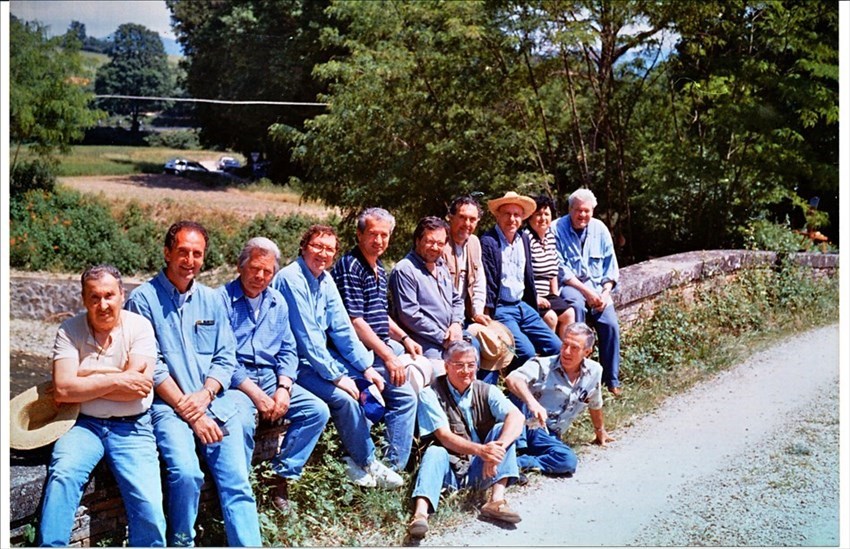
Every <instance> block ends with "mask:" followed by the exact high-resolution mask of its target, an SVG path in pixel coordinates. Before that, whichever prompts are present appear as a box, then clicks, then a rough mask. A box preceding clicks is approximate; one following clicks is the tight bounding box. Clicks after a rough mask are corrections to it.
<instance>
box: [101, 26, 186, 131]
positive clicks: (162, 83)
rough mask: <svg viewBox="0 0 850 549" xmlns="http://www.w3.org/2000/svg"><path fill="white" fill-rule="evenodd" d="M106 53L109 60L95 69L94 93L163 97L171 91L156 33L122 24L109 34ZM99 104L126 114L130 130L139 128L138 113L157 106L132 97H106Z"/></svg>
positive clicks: (171, 83)
mask: <svg viewBox="0 0 850 549" xmlns="http://www.w3.org/2000/svg"><path fill="white" fill-rule="evenodd" d="M106 53H107V55H109V57H110V60H109V63H107V64H106V65H103V66H102V67H100V68H99V69H98V71H97V78H96V79H95V91H96V92H97V93H98V95H135V96H142V97H163V96H169V94H170V93H171V92H172V91H173V89H174V77H173V75H172V73H171V69H170V68H169V66H168V56H167V55H166V53H165V47H164V46H163V45H162V40H161V39H160V37H159V34H157V33H156V32H154V31H151V30H149V29H147V28H146V27H144V26H142V25H137V24H135V23H125V24H123V25H121V26H119V27H118V29H117V30H116V31H115V33H114V34H113V35H112V40H111V41H110V43H109V48H108V49H107V51H106ZM102 104H103V105H104V108H106V109H108V110H109V111H110V112H117V113H121V114H129V115H130V116H131V117H132V123H131V131H132V132H138V131H139V127H140V122H139V115H140V113H141V112H143V111H147V110H152V109H155V108H156V107H157V105H158V104H157V103H151V102H149V101H142V100H136V99H108V100H103V101H102Z"/></svg>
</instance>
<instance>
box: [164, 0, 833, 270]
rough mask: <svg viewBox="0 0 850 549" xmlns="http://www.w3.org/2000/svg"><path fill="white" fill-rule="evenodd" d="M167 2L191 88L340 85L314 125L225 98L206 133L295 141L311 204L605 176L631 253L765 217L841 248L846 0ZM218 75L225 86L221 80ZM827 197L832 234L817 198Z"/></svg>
mask: <svg viewBox="0 0 850 549" xmlns="http://www.w3.org/2000/svg"><path fill="white" fill-rule="evenodd" d="M308 5H309V8H310V9H307V7H306V6H308ZM170 6H171V8H172V12H173V13H174V16H175V19H176V21H177V33H178V35H179V36H180V39H181V41H182V43H183V44H184V47H186V48H187V49H186V51H187V54H188V57H187V63H188V69H187V70H188V74H190V82H191V81H194V82H195V84H194V87H192V85H190V88H191V89H192V90H193V93H200V91H201V90H203V92H204V96H207V97H208V96H210V94H211V95H212V96H213V97H227V98H248V97H254V98H266V97H268V95H266V94H267V93H272V94H276V95H277V97H276V98H278V99H280V98H284V99H287V98H296V97H297V98H300V99H302V100H313V99H315V97H312V96H311V94H315V93H316V92H317V91H319V90H322V89H323V88H322V87H321V86H325V91H323V92H322V93H320V94H319V95H318V99H320V100H322V101H326V102H327V103H328V107H327V109H326V110H325V111H324V112H321V113H318V114H317V115H316V116H311V113H305V112H303V111H297V110H293V111H291V113H292V115H291V116H290V117H289V118H287V117H286V116H284V115H282V114H278V113H274V114H273V115H272V114H271V113H269V112H266V113H260V112H259V111H252V114H250V116H249V114H248V111H247V110H240V109H237V108H235V107H234V108H233V109H232V110H229V111H223V110H221V109H215V114H213V112H214V111H213V110H212V109H211V110H210V111H209V115H208V116H207V117H206V118H205V120H204V125H205V135H206V136H207V137H208V138H209V139H211V140H212V141H215V142H221V143H222V144H229V143H232V139H233V138H232V137H231V136H233V135H236V134H238V133H239V132H241V131H242V128H251V130H250V132H249V133H250V134H251V135H256V134H255V133H254V131H255V130H256V129H257V128H263V127H265V126H268V125H272V131H271V136H272V137H274V138H275V139H276V143H277V145H275V146H271V145H268V144H267V143H266V145H267V146H269V147H273V148H271V149H267V150H268V151H270V152H272V155H279V154H284V152H285V151H287V150H291V151H292V155H293V159H294V160H295V161H297V162H298V163H299V165H300V166H301V168H302V169H303V170H304V172H303V175H302V176H301V180H302V183H303V185H302V188H303V189H304V190H305V192H306V193H307V194H308V196H310V197H315V198H320V199H323V200H325V201H326V202H328V203H329V204H331V205H335V206H340V207H342V208H343V210H344V211H345V212H346V213H351V212H355V211H357V210H359V209H361V208H363V207H365V206H372V205H376V204H377V205H382V206H385V207H387V208H389V209H391V210H392V211H394V212H396V213H398V214H399V217H400V221H401V224H400V226H401V228H402V229H403V230H404V228H406V227H410V226H411V225H412V224H413V223H414V222H415V221H416V219H418V218H419V217H420V216H422V215H426V214H438V215H440V214H442V213H443V212H444V206H445V203H446V202H447V201H448V200H450V199H451V198H452V197H453V196H455V195H456V194H458V193H460V192H469V191H479V192H482V193H483V194H484V196H485V197H486V198H490V197H493V196H497V195H500V194H502V193H503V192H505V191H506V190H517V191H521V192H535V191H543V192H549V193H551V194H553V195H554V196H555V197H556V198H557V199H558V201H559V206H560V207H561V208H562V209H563V208H564V207H565V201H566V196H567V195H568V194H569V193H570V192H571V191H572V190H574V189H575V188H576V187H578V186H587V187H589V188H591V189H592V190H594V192H595V193H596V194H597V196H598V197H599V199H600V205H599V208H598V209H597V216H598V217H600V218H602V219H603V220H604V221H606V223H607V224H608V225H609V226H610V227H611V229H612V231H613V233H614V235H615V241H616V243H617V245H618V248H619V249H618V252H619V254H620V257H621V260H622V262H623V263H629V262H632V261H635V260H638V259H643V258H645V257H648V256H651V255H662V254H667V253H672V252H677V251H682V250H687V249H696V248H705V247H724V246H740V245H741V244H742V241H743V231H744V230H746V229H747V227H749V226H750V225H751V224H752V223H755V222H759V221H761V220H767V221H769V222H778V223H780V224H783V223H785V222H786V219H787V220H788V221H789V223H790V224H791V226H792V227H793V228H795V229H801V228H803V227H804V226H805V225H806V224H809V225H811V226H815V227H817V228H820V229H821V230H823V231H825V232H826V233H827V235H828V236H830V237H831V238H832V239H833V240H836V239H837V236H838V231H837V219H838V215H837V211H838V163H837V155H838V145H837V128H838V121H837V112H838V111H837V90H838V80H837V65H838V53H837V37H838V26H837V7H836V6H835V5H834V4H831V3H815V4H809V3H800V2H796V1H794V0H735V1H733V2H720V1H716V2H714V1H709V2H699V3H696V2H645V1H633V2H622V1H617V0H583V1H580V0H575V1H568V0H525V1H519V0H481V1H475V0H470V1H466V2H441V1H437V0H434V1H427V2H397V1H392V0H386V1H382V2H368V3H364V2H351V1H345V0H337V1H333V2H331V3H330V6H329V7H328V8H327V9H326V10H325V11H324V12H322V11H320V10H319V9H317V5H316V4H315V3H306V2H298V1H296V0H271V1H264V2H259V1H253V2H235V1H222V2H217V3H215V4H210V5H208V6H207V7H205V8H201V9H193V10H191V11H190V10H189V9H188V7H187V6H186V5H185V4H184V3H179V2H173V3H171V4H170ZM271 16H274V17H275V18H276V19H274V22H273V23H272V22H270V21H272V19H270V17H271ZM269 25H274V28H275V30H276V32H277V33H278V34H277V35H275V34H274V32H273V31H272V30H271V28H270V27H269ZM271 35H274V36H276V37H277V38H280V39H284V38H285V42H286V43H287V44H289V45H287V46H286V47H284V46H281V45H280V44H277V43H275V44H269V43H267V42H262V43H263V45H268V46H269V47H268V48H267V49H265V50H264V53H265V54H266V55H265V56H264V57H263V58H262V60H255V59H256V57H255V56H252V55H250V54H249V53H248V52H247V51H246V48H249V47H254V48H256V44H258V43H259V42H258V41H260V40H265V39H266V38H267V37H269V36H271ZM213 36H215V37H216V39H213ZM317 36H320V37H321V43H322V45H323V47H324V50H323V51H322V52H319V51H318V50H317ZM228 49H230V50H231V51H233V52H234V53H233V54H229V55H228V53H227V51H228ZM305 52H309V55H307V54H306V53H305ZM222 64H224V65H226V66H225V67H222V66H221V65H222ZM309 67H313V69H312V74H313V75H314V77H316V78H317V79H319V81H320V84H316V82H314V81H313V80H312V79H310V78H307V77H306V75H308V74H309V73H310V70H309ZM216 71H218V72H219V73H221V74H225V73H226V74H227V75H228V77H227V78H219V79H213V80H215V82H210V78H209V76H208V75H210V74H215V73H216ZM280 75H286V77H285V78H284V79H285V80H287V86H289V87H285V86H283V85H282V84H280V85H278V84H274V82H276V81H277V80H278V78H282V77H281V76H280ZM272 90H273V91H272ZM258 92H259V93H260V95H258V94H257V93H258ZM225 112H226V113H227V116H225V117H224V118H222V117H221V114H222V113H225ZM254 113H256V115H257V116H256V117H255V114H254ZM296 113H297V114H296ZM257 117H259V118H260V119H261V120H257ZM305 118H306V121H305V122H304V123H303V129H302V121H304V120H305ZM264 125H265V126H264ZM206 128H208V129H206ZM237 128H238V129H237ZM252 139H260V138H259V137H252ZM228 140H231V141H228ZM250 146H253V145H242V147H243V148H244V147H250ZM291 173H295V172H294V171H289V172H287V174H286V175H290V174H291ZM279 175H280V174H273V176H279ZM278 180H280V181H282V182H286V178H280V177H278ZM815 196H818V197H820V204H821V206H820V208H821V210H822V211H823V212H824V213H826V214H828V222H830V223H831V225H827V216H825V215H820V216H818V215H817V213H816V212H814V211H813V210H812V209H809V208H807V207H806V203H807V201H809V200H810V199H812V198H813V197H815Z"/></svg>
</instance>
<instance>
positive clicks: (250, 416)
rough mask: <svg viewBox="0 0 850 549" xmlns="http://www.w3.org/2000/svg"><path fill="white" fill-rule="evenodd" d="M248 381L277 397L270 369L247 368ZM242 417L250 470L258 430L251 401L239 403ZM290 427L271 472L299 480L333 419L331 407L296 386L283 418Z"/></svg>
mask: <svg viewBox="0 0 850 549" xmlns="http://www.w3.org/2000/svg"><path fill="white" fill-rule="evenodd" d="M246 372H247V373H248V378H250V379H251V380H252V381H253V382H254V383H256V384H257V386H258V387H260V389H262V390H263V392H265V393H266V394H267V395H269V396H270V397H271V396H274V393H275V391H276V390H277V375H276V374H275V372H274V369H272V368H270V367H262V366H261V367H253V366H251V367H247V368H246ZM238 404H239V406H240V408H239V416H240V417H241V419H242V423H243V424H242V430H243V434H244V436H245V459H246V463H247V464H248V471H249V472H250V471H251V461H252V460H253V457H254V433H255V432H256V429H257V416H258V414H257V409H256V408H255V407H254V403H253V402H252V401H251V400H250V399H249V398H247V399H240V400H239V402H238ZM283 417H284V420H286V421H287V422H288V423H289V425H288V426H287V428H286V433H285V434H284V436H283V441H282V442H281V444H280V449H279V451H278V453H277V455H276V456H275V457H274V458H273V459H272V461H271V468H272V470H273V471H274V472H275V473H276V474H277V475H278V476H281V477H283V478H287V479H293V480H298V479H299V478H301V471H302V470H303V469H304V464H305V463H307V460H308V459H310V454H312V453H313V448H315V447H316V443H317V442H319V438H321V436H322V431H324V430H325V425H326V424H327V423H328V419H330V417H331V413H330V410H328V405H327V404H325V403H324V402H322V400H321V399H320V398H319V397H317V396H316V395H314V394H313V393H311V392H310V391H308V390H307V389H305V388H304V387H301V386H300V385H297V384H295V385H293V386H292V392H291V394H290V398H289V410H287V412H286V414H285V415H284V416H283Z"/></svg>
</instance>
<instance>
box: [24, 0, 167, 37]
mask: <svg viewBox="0 0 850 549" xmlns="http://www.w3.org/2000/svg"><path fill="white" fill-rule="evenodd" d="M9 11H10V12H11V13H12V15H14V16H15V17H17V18H19V19H23V20H25V21H39V22H41V23H42V24H43V25H46V26H48V27H49V29H48V34H49V35H50V36H56V35H60V34H64V33H65V31H66V30H68V26H69V25H70V24H71V21H79V22H80V23H83V24H84V25H85V26H86V34H87V35H88V36H93V37H95V38H104V37H106V36H107V35H110V34H112V33H113V32H115V30H116V29H117V28H118V27H119V26H120V25H122V24H124V23H137V24H139V25H143V26H145V27H147V28H148V29H150V30H152V31H154V32H157V33H159V35H160V37H162V38H174V33H173V32H172V31H171V12H170V11H169V10H168V8H167V7H166V6H165V1H164V0H120V1H116V0H112V1H110V2H103V1H88V0H37V1H36V0H12V1H11V3H10V10H9Z"/></svg>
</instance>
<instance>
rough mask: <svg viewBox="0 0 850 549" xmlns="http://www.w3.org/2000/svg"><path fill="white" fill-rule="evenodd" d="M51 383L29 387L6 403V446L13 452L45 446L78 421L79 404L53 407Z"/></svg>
mask: <svg viewBox="0 0 850 549" xmlns="http://www.w3.org/2000/svg"><path fill="white" fill-rule="evenodd" d="M52 388H53V382H52V381H45V382H43V383H40V384H38V385H36V386H35V387H30V388H29V389H27V390H26V391H24V392H23V393H21V394H19V395H18V396H16V397H15V398H13V399H12V400H10V401H9V421H10V426H9V427H10V428H9V445H10V446H11V447H12V448H14V449H16V450H32V449H33V448H40V447H42V446H47V445H48V444H50V443H51V442H53V441H55V440H57V439H58V438H59V437H61V436H62V435H64V434H65V433H66V432H68V429H70V428H71V427H72V426H73V425H74V423H75V422H76V421H77V414H79V413H80V405H79V404H58V405H57V404H56V402H54V400H53V395H52V394H50V393H49V392H48V390H49V389H52Z"/></svg>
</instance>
